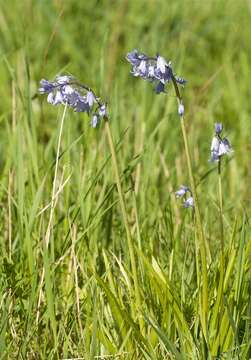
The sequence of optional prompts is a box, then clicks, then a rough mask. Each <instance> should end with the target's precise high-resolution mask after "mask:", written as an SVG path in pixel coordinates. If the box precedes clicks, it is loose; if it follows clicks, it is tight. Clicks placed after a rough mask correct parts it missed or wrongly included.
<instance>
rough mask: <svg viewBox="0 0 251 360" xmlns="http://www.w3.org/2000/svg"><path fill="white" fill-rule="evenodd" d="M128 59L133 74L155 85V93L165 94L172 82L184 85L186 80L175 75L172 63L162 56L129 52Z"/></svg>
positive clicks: (136, 51)
mask: <svg viewBox="0 0 251 360" xmlns="http://www.w3.org/2000/svg"><path fill="white" fill-rule="evenodd" d="M126 59H127V60H128V61H129V63H130V64H131V65H132V71H131V73H132V74H133V75H134V76H136V77H141V78H142V79H144V80H148V81H151V82H153V83H155V92H156V94H160V93H161V92H165V85H166V84H167V83H169V82H170V81H176V83H177V84H180V85H184V84H185V83H186V80H185V79H183V78H181V77H179V76H176V75H175V74H174V73H173V69H172V66H171V62H170V61H169V62H167V61H166V60H165V59H164V58H163V57H162V56H160V55H157V56H155V57H152V58H151V57H148V56H147V55H145V54H141V53H139V52H138V50H136V49H135V50H133V51H131V52H129V53H128V54H127V56H126Z"/></svg>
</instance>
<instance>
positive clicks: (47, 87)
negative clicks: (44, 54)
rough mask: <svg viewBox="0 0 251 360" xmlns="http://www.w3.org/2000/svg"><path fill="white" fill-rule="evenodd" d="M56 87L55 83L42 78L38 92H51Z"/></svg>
mask: <svg viewBox="0 0 251 360" xmlns="http://www.w3.org/2000/svg"><path fill="white" fill-rule="evenodd" d="M54 88H55V83H53V82H51V81H48V80H45V79H42V80H41V81H40V88H39V89H38V92H39V93H40V94H48V93H50V92H52V91H53V90H54Z"/></svg>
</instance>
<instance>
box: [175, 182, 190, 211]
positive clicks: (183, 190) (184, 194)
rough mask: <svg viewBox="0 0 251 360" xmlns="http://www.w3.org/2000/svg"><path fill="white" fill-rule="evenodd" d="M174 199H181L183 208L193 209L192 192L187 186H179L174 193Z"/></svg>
mask: <svg viewBox="0 0 251 360" xmlns="http://www.w3.org/2000/svg"><path fill="white" fill-rule="evenodd" d="M175 196H176V198H182V199H183V206H184V208H190V207H191V208H193V207H194V200H193V194H192V191H191V190H190V189H189V187H188V186H185V185H181V186H180V188H179V190H178V191H176V192H175Z"/></svg>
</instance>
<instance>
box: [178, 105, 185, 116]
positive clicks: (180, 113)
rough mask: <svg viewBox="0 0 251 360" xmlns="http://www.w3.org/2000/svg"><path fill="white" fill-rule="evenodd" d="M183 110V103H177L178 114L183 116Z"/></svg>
mask: <svg viewBox="0 0 251 360" xmlns="http://www.w3.org/2000/svg"><path fill="white" fill-rule="evenodd" d="M184 111H185V108H184V105H183V104H182V103H179V106H178V114H179V116H183V115H184Z"/></svg>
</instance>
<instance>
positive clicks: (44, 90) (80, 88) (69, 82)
mask: <svg viewBox="0 0 251 360" xmlns="http://www.w3.org/2000/svg"><path fill="white" fill-rule="evenodd" d="M38 91H39V93H40V94H47V101H48V103H50V104H52V105H59V104H64V105H66V104H67V105H68V106H69V107H71V108H73V109H74V111H76V112H86V113H87V114H88V115H90V116H91V125H92V127H96V126H97V125H98V123H99V121H100V119H101V118H103V117H105V116H107V112H106V104H104V103H102V102H101V101H100V99H99V98H97V97H96V95H95V93H94V91H93V90H92V89H91V88H89V87H87V86H85V85H82V84H80V83H79V82H78V81H77V80H76V79H75V78H74V77H72V76H67V75H58V76H56V78H55V80H54V81H48V80H45V79H42V80H41V81H40V88H39V90H38Z"/></svg>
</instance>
